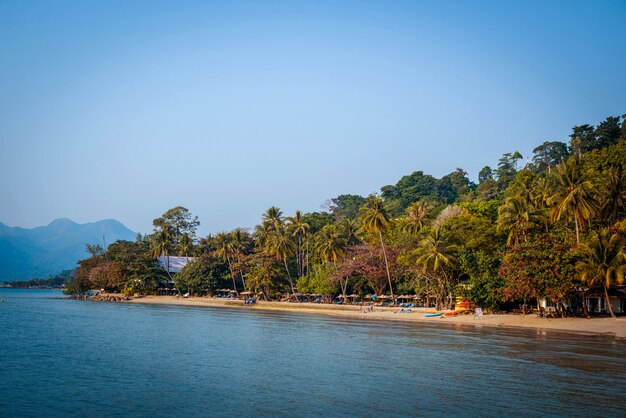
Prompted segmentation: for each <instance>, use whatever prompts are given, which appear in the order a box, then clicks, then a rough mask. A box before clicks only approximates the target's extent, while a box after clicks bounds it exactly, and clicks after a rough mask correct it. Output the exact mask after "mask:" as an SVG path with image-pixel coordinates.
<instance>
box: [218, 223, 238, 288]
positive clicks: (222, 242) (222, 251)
mask: <svg viewBox="0 0 626 418" xmlns="http://www.w3.org/2000/svg"><path fill="white" fill-rule="evenodd" d="M215 244H216V247H217V250H216V252H217V255H218V256H220V257H222V259H223V260H224V261H226V262H227V263H228V270H230V277H231V279H232V280H233V290H234V291H235V294H236V295H237V296H239V291H237V283H236V282H235V274H234V273H233V265H232V263H231V260H230V256H231V254H232V243H231V236H230V235H229V234H227V233H226V232H220V233H218V234H217V235H215Z"/></svg>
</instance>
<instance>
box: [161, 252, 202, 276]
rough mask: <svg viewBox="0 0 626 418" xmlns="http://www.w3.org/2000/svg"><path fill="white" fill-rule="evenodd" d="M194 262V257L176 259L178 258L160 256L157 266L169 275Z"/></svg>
mask: <svg viewBox="0 0 626 418" xmlns="http://www.w3.org/2000/svg"><path fill="white" fill-rule="evenodd" d="M193 260H195V257H178V256H165V255H163V256H161V257H159V265H160V266H161V267H163V268H164V269H166V270H167V271H169V272H170V273H178V272H179V271H181V270H182V269H183V267H185V266H186V265H187V263H190V262H192V261H193Z"/></svg>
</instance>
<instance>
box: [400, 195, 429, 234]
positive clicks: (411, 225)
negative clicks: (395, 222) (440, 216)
mask: <svg viewBox="0 0 626 418" xmlns="http://www.w3.org/2000/svg"><path fill="white" fill-rule="evenodd" d="M430 209H431V208H430V207H429V206H428V205H427V204H426V203H424V202H413V203H411V204H410V205H409V207H408V208H406V215H405V216H404V218H402V229H403V230H404V231H405V232H408V233H410V234H416V233H418V232H419V231H420V230H421V229H422V227H423V226H424V220H425V219H426V216H428V212H429V211H430Z"/></svg>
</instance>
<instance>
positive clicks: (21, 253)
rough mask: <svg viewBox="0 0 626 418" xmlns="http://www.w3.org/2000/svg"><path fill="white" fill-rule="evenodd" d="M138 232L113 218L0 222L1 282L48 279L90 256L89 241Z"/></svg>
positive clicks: (131, 236) (130, 236)
mask: <svg viewBox="0 0 626 418" xmlns="http://www.w3.org/2000/svg"><path fill="white" fill-rule="evenodd" d="M135 236H136V234H135V233H134V232H133V231H131V230H130V229H128V228H126V227H125V226H124V225H123V224H122V223H121V222H118V221H116V220H114V219H105V220H102V221H98V222H93V223H86V224H77V223H76V222H73V221H71V220H70V219H56V220H54V221H52V222H51V223H50V224H49V225H47V226H40V227H37V228H32V229H27V228H20V227H9V226H7V225H5V224H3V223H1V222H0V282H2V281H5V280H7V281H8V280H27V279H32V278H45V277H49V276H51V275H53V274H57V273H59V272H61V271H63V270H69V269H73V268H75V267H76V262H77V261H79V260H82V259H84V258H87V256H88V253H87V250H86V244H100V245H101V246H102V245H103V237H104V241H105V242H106V244H107V245H108V244H110V243H112V242H115V241H117V240H130V241H132V240H134V239H135Z"/></svg>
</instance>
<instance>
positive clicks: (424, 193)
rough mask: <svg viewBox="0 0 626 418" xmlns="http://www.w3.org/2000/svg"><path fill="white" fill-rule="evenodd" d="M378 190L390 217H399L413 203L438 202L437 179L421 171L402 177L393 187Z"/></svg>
mask: <svg viewBox="0 0 626 418" xmlns="http://www.w3.org/2000/svg"><path fill="white" fill-rule="evenodd" d="M380 190H381V194H382V197H383V199H384V200H385V204H386V207H387V210H388V211H389V213H390V214H391V215H392V216H400V214H402V212H404V210H405V209H406V208H407V207H408V206H409V205H410V204H411V203H413V202H417V201H420V200H425V201H439V200H440V196H439V184H438V181H437V179H436V178H435V177H433V176H431V175H429V174H424V172H422V171H415V172H413V173H412V174H410V175H408V176H404V177H402V178H401V179H400V180H399V181H398V182H397V183H396V184H395V186H384V187H382V188H381V189H380Z"/></svg>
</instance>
